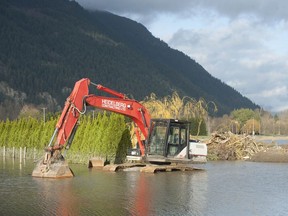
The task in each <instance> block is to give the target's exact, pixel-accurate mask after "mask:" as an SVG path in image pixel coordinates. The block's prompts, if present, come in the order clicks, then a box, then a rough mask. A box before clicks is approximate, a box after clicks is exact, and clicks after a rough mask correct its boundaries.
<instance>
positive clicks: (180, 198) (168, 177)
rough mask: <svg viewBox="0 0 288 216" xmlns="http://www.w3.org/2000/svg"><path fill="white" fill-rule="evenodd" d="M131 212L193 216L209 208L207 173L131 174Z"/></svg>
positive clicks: (129, 201)
mask: <svg viewBox="0 0 288 216" xmlns="http://www.w3.org/2000/svg"><path fill="white" fill-rule="evenodd" d="M126 181H127V187H128V192H129V194H130V199H129V200H128V204H127V206H129V208H130V213H131V215H169V214H171V213H174V214H175V215H187V214H188V215H192V214H196V215H197V213H200V212H202V211H203V209H204V208H205V207H206V192H207V175H206V172H205V171H197V172H195V173H188V172H186V173H179V172H175V173H158V174H147V173H136V172H130V173H128V174H127V178H126Z"/></svg>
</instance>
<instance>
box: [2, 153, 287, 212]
mask: <svg viewBox="0 0 288 216" xmlns="http://www.w3.org/2000/svg"><path fill="white" fill-rule="evenodd" d="M0 159H1V160H0V178H1V182H0V194H1V196H0V215H179V216H180V215H203V216H204V215H211V216H212V215H213V216H214V215H261V216H262V215H287V212H288V181H287V179H288V164H285V163H283V164H281V163H253V162H243V161H240V162H209V163H208V164H207V165H206V169H205V171H197V172H170V173H157V174H147V173H140V172H135V171H133V172H132V171H131V172H117V173H110V172H103V171H99V170H95V169H88V168H87V167H86V166H84V165H71V167H72V169H73V171H74V173H75V175H76V176H75V177H74V178H68V179H60V180H59V179H41V178H34V177H31V173H32V170H33V168H34V164H33V163H32V161H27V160H26V161H25V163H24V162H22V164H20V163H19V161H17V160H14V161H13V160H11V159H3V158H0Z"/></svg>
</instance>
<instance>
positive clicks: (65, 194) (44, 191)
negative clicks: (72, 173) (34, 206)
mask: <svg viewBox="0 0 288 216" xmlns="http://www.w3.org/2000/svg"><path fill="white" fill-rule="evenodd" d="M33 181H34V182H35V183H36V184H37V186H38V190H39V193H40V194H39V195H40V196H39V198H40V200H39V203H42V205H43V207H42V209H43V214H44V215H79V202H78V200H77V198H76V196H75V195H74V194H73V184H72V179H42V178H33Z"/></svg>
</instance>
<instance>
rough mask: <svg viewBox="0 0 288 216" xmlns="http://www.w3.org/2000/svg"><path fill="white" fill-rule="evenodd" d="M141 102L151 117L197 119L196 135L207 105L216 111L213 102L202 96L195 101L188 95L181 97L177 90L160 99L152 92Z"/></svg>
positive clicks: (206, 116) (205, 113) (206, 111)
mask: <svg viewBox="0 0 288 216" xmlns="http://www.w3.org/2000/svg"><path fill="white" fill-rule="evenodd" d="M141 103H142V104H143V105H144V106H145V107H146V108H147V109H148V110H149V112H150V114H151V117H152V118H174V119H182V120H184V119H185V120H189V119H199V121H198V129H197V136H198V135H199V133H200V127H201V124H202V123H203V121H204V120H205V119H207V118H208V110H209V106H211V105H212V108H213V111H214V112H216V111H217V107H216V105H215V103H213V102H208V103H207V102H206V101H205V100H204V99H203V98H200V99H199V100H198V101H197V100H196V99H194V98H191V97H188V96H184V97H183V98H181V97H180V96H179V94H178V93H177V92H173V93H172V95H171V96H170V95H168V96H165V97H164V98H162V99H158V98H157V96H156V94H154V93H152V94H151V95H150V96H149V97H146V98H145V100H144V101H142V102H141Z"/></svg>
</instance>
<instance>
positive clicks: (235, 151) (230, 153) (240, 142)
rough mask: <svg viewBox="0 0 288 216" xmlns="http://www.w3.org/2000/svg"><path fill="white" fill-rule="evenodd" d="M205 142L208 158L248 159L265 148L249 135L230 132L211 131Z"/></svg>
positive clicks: (265, 146)
mask: <svg viewBox="0 0 288 216" xmlns="http://www.w3.org/2000/svg"><path fill="white" fill-rule="evenodd" d="M206 143H207V146H208V160H243V159H249V158H251V157H252V156H253V155H254V154H256V153H258V152H260V151H263V150H265V149H266V148H267V145H265V144H263V143H257V142H256V141H255V139H254V138H253V137H252V136H250V135H237V134H233V133H231V132H226V133H221V134H220V133H213V134H212V135H211V138H210V139H209V140H208V141H206Z"/></svg>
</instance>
